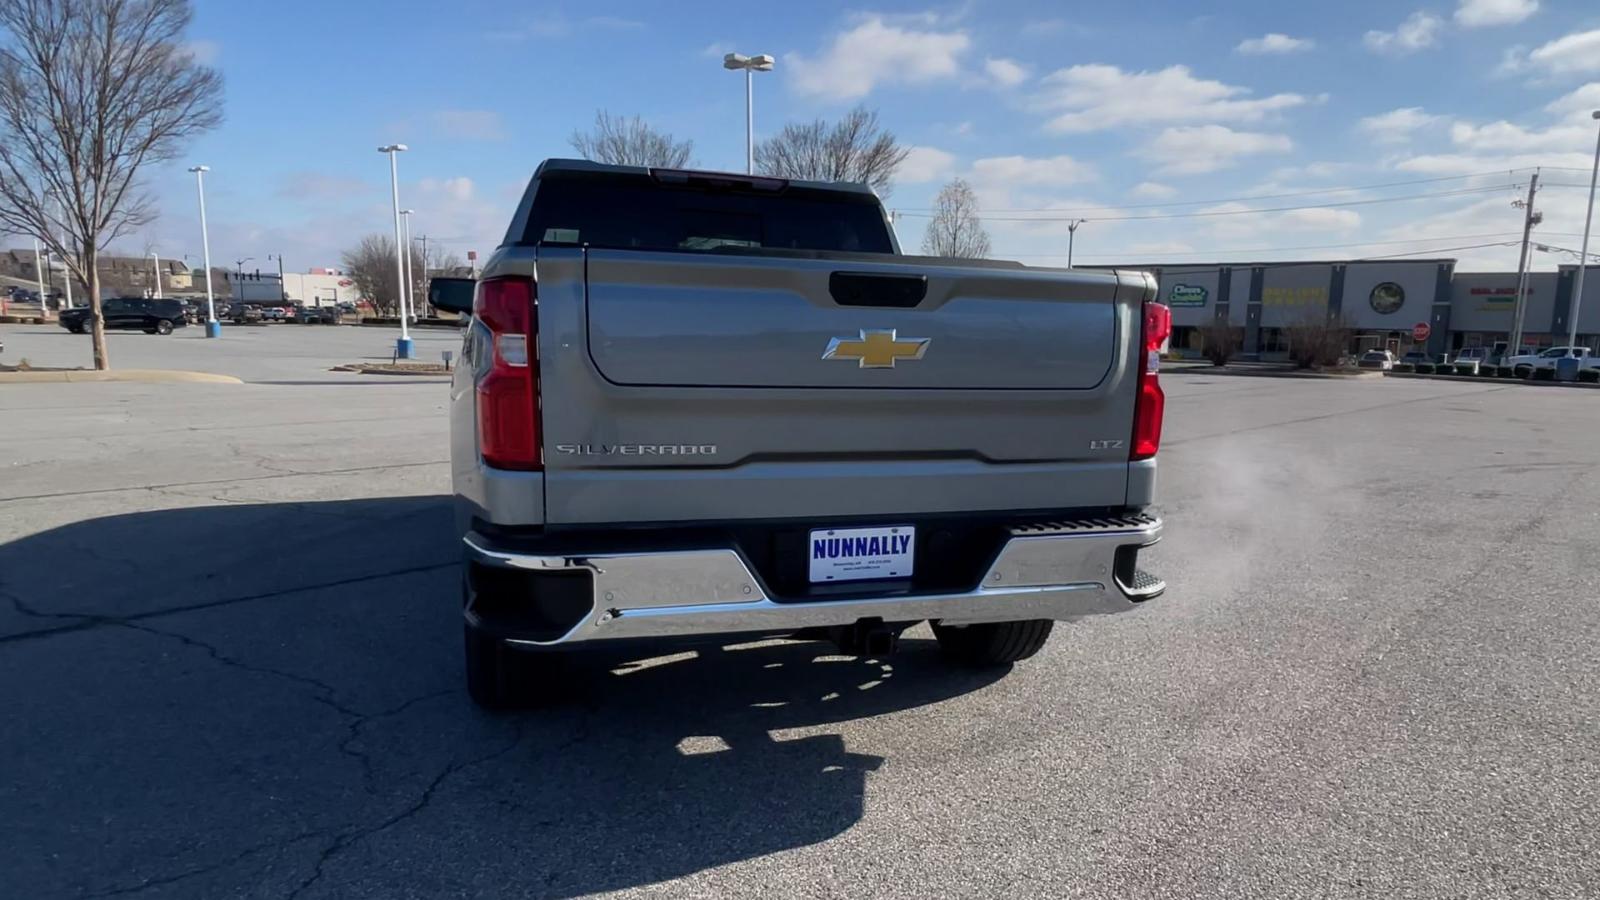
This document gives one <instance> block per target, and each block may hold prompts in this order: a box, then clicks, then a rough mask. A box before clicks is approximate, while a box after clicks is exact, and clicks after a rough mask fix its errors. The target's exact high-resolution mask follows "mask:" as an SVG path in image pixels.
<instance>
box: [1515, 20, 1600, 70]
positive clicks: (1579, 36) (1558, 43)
mask: <svg viewBox="0 0 1600 900" xmlns="http://www.w3.org/2000/svg"><path fill="white" fill-rule="evenodd" d="M1526 63H1527V65H1530V66H1536V67H1538V68H1541V69H1544V70H1545V71H1546V72H1549V73H1550V74H1552V75H1569V74H1578V73H1586V72H1600V28H1597V29H1595V30H1594V31H1579V32H1574V33H1572V34H1569V35H1564V36H1562V37H1558V38H1556V39H1555V40H1553V41H1550V42H1549V43H1547V44H1544V45H1542V46H1539V47H1536V48H1535V49H1534V50H1533V52H1531V53H1529V54H1528V57H1527V60H1526Z"/></svg>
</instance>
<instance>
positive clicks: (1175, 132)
mask: <svg viewBox="0 0 1600 900" xmlns="http://www.w3.org/2000/svg"><path fill="white" fill-rule="evenodd" d="M1293 149H1294V142H1293V141H1291V140H1289V138H1288V137H1286V136H1284V135H1281V134H1263V133H1260V132H1254V131H1234V130H1233V129H1231V128H1228V127H1226V126H1223V125H1199V126H1194V127H1188V128H1168V129H1166V130H1165V131H1163V132H1161V134H1159V135H1157V136H1156V139H1155V140H1153V141H1151V142H1150V143H1149V144H1147V145H1146V146H1145V147H1144V148H1143V149H1141V150H1140V151H1139V155H1140V156H1142V157H1144V158H1145V159H1149V160H1152V161H1154V162H1157V163H1160V168H1159V169H1157V170H1156V171H1157V173H1158V174H1162V175H1200V174H1203V173H1206V172H1215V171H1217V170H1218V169H1226V168H1228V167H1230V166H1232V165H1234V164H1236V163H1237V162H1238V161H1239V159H1240V158H1242V157H1245V156H1255V155H1259V154H1262V153H1287V152H1289V151H1290V150H1293Z"/></svg>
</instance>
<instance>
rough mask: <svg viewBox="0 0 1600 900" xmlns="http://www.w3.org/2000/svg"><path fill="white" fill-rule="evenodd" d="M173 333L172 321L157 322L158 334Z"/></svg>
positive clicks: (159, 320)
mask: <svg viewBox="0 0 1600 900" xmlns="http://www.w3.org/2000/svg"><path fill="white" fill-rule="evenodd" d="M171 333H172V321H171V320H170V319H157V320H156V334H171Z"/></svg>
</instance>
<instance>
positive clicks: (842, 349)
mask: <svg viewBox="0 0 1600 900" xmlns="http://www.w3.org/2000/svg"><path fill="white" fill-rule="evenodd" d="M928 342H929V339H928V338H902V337H897V336H896V335H895V330H894V329H893V328H874V329H867V328H863V329H861V336H860V337H853V338H847V337H844V338H834V339H833V340H831V341H829V342H828V349H826V350H824V351H822V358H823V359H853V360H855V361H856V363H857V365H859V366H860V367H861V368H863V369H892V368H894V364H895V363H896V362H897V361H899V360H902V359H921V358H922V354H924V353H926V352H927V351H928Z"/></svg>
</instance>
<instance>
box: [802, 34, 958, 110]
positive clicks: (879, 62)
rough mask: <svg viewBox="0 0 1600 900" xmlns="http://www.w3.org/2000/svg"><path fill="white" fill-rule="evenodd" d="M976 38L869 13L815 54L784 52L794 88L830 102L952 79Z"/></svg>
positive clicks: (804, 93)
mask: <svg viewBox="0 0 1600 900" xmlns="http://www.w3.org/2000/svg"><path fill="white" fill-rule="evenodd" d="M971 45H972V40H971V39H970V38H968V37H967V35H966V34H965V33H963V32H960V31H953V32H937V31H920V30H916V29H915V28H902V27H900V26H898V25H891V24H889V23H888V22H886V21H884V18H883V17H882V16H868V17H866V18H864V19H862V20H861V21H860V22H859V23H858V24H857V25H856V26H855V27H854V28H851V29H850V30H849V31H846V32H843V33H842V34H839V35H838V36H836V37H835V38H834V39H833V43H832V44H830V45H829V46H828V48H827V49H826V50H824V51H823V52H822V53H820V54H818V55H817V56H814V57H810V56H803V55H801V54H798V53H789V54H785V55H784V62H785V64H786V66H787V68H788V69H789V70H790V72H791V73H792V75H791V80H790V83H791V84H793V85H794V88H795V90H797V91H799V92H800V93H801V94H803V95H806V96H810V97H821V98H824V99H828V100H855V99H859V98H861V97H865V96H866V95H867V94H869V93H871V92H872V89H873V88H875V87H877V86H878V85H879V84H880V83H881V84H897V83H898V84H927V83H929V82H933V81H940V80H944V79H949V78H954V77H956V76H957V75H959V74H960V72H961V58H962V56H963V55H964V54H965V53H966V52H967V50H968V48H969V47H971Z"/></svg>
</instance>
